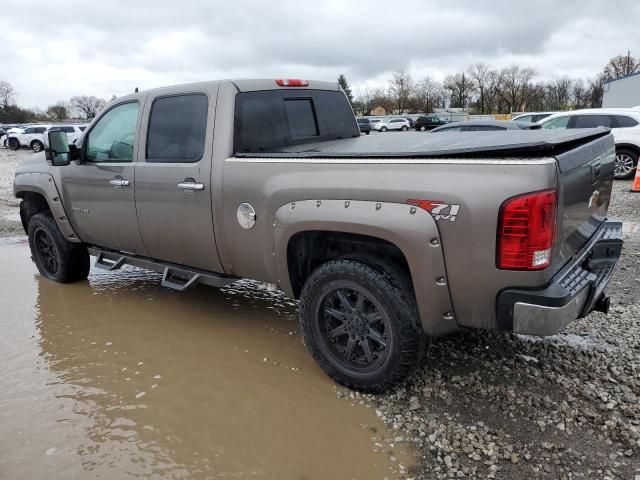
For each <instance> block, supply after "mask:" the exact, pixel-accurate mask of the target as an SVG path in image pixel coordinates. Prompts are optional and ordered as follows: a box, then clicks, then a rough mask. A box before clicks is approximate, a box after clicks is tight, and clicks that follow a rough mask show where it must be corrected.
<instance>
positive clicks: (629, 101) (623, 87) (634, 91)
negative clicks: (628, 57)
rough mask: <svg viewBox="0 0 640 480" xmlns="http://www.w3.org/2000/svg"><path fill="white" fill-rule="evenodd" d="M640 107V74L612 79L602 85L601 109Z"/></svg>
mask: <svg viewBox="0 0 640 480" xmlns="http://www.w3.org/2000/svg"><path fill="white" fill-rule="evenodd" d="M637 106H640V72H638V73H632V74H631V75H627V76H625V77H620V78H614V79H613V80H609V81H608V82H606V83H605V84H604V95H603V96H602V108H629V107H637Z"/></svg>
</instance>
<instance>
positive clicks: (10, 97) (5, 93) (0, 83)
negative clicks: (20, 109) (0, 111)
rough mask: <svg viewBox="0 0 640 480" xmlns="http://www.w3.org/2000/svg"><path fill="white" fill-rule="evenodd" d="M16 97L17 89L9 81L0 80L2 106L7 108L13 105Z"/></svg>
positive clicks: (0, 101) (0, 102)
mask: <svg viewBox="0 0 640 480" xmlns="http://www.w3.org/2000/svg"><path fill="white" fill-rule="evenodd" d="M15 97H16V91H15V89H14V88H13V86H12V85H11V84H10V83H9V82H5V81H4V80H0V106H1V107H3V108H7V107H8V106H9V105H12V104H13V102H14V100H15Z"/></svg>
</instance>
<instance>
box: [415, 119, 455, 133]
mask: <svg viewBox="0 0 640 480" xmlns="http://www.w3.org/2000/svg"><path fill="white" fill-rule="evenodd" d="M447 123H448V122H447V121H445V120H442V119H441V118H439V117H436V116H435V115H424V116H421V117H418V118H417V119H416V121H415V123H414V124H413V128H415V129H416V130H419V131H421V132H424V131H425V130H433V129H434V128H437V127H440V126H442V125H446V124H447Z"/></svg>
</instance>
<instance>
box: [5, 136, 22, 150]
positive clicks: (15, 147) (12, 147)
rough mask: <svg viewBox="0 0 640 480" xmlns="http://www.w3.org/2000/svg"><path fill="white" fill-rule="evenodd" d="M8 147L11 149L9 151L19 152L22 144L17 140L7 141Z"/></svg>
mask: <svg viewBox="0 0 640 480" xmlns="http://www.w3.org/2000/svg"><path fill="white" fill-rule="evenodd" d="M7 147H9V150H18V149H19V148H20V142H19V141H18V140H17V139H15V138H10V139H9V140H7Z"/></svg>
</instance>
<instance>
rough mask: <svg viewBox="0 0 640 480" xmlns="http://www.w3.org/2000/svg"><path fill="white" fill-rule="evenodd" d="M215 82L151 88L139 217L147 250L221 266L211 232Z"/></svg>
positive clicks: (186, 261) (138, 191) (205, 266)
mask: <svg viewBox="0 0 640 480" xmlns="http://www.w3.org/2000/svg"><path fill="white" fill-rule="evenodd" d="M216 95H217V86H216V87H215V88H214V89H212V90H209V91H207V89H200V87H199V86H198V85H192V86H185V88H184V91H180V92H175V90H172V91H170V93H169V92H167V93H164V92H163V91H160V92H159V93H156V94H155V95H153V94H150V95H149V98H148V100H147V102H146V105H145V112H144V115H143V119H144V120H143V126H142V132H141V145H140V159H141V161H140V162H139V163H138V166H137V169H136V209H137V213H138V223H139V225H140V232H141V234H142V238H143V241H144V244H145V246H146V247H147V249H148V251H149V256H151V257H152V258H156V259H159V260H164V261H168V262H172V263H177V264H180V265H186V266H190V267H195V268H201V269H204V270H210V271H215V272H221V271H222V267H221V263H220V259H219V257H218V252H217V249H216V242H215V237H214V233H213V218H212V204H211V202H212V192H211V157H212V144H213V122H214V118H215V107H216Z"/></svg>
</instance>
